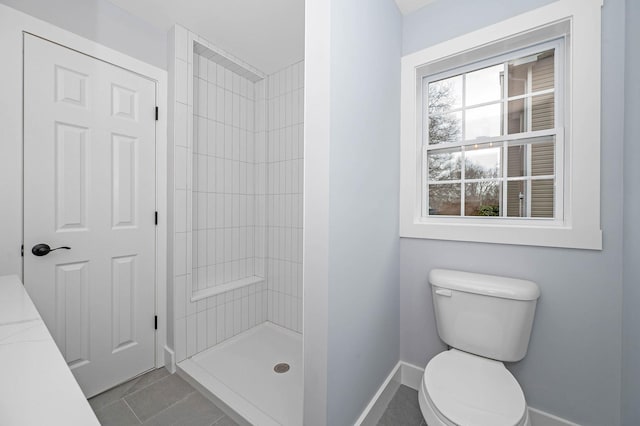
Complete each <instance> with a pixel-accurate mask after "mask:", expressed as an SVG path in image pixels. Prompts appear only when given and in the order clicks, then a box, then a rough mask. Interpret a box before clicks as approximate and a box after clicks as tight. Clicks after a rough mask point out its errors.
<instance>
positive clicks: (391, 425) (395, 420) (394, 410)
mask: <svg viewBox="0 0 640 426" xmlns="http://www.w3.org/2000/svg"><path fill="white" fill-rule="evenodd" d="M423 421H424V419H423V417H422V412H421V411H420V406H419V404H418V392H417V391H415V390H413V389H411V388H409V387H407V386H404V385H403V386H400V388H398V390H397V391H396V393H395V395H394V396H393V398H392V399H391V401H390V402H389V406H388V407H387V409H386V410H385V412H384V414H383V415H382V418H381V419H380V421H379V422H378V426H420V425H422V423H423Z"/></svg>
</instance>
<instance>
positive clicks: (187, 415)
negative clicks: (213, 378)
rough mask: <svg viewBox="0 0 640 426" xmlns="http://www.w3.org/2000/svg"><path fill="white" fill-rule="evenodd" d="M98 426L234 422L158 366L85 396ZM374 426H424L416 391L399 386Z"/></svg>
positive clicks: (226, 424) (205, 425)
mask: <svg viewBox="0 0 640 426" xmlns="http://www.w3.org/2000/svg"><path fill="white" fill-rule="evenodd" d="M89 404H91V407H92V408H93V411H95V413H96V416H97V417H98V420H100V423H101V424H102V426H133V425H154V426H170V425H172V426H178V425H179V426H234V425H237V423H235V422H234V421H233V420H231V419H230V418H229V417H227V416H226V415H225V414H224V413H223V412H222V410H220V409H219V408H218V407H217V406H216V405H215V404H213V403H212V402H210V401H209V400H208V399H206V398H205V397H204V396H202V395H201V394H200V393H199V392H198V391H197V390H196V389H194V388H193V387H191V385H189V384H188V383H187V382H185V381H184V380H182V378H180V376H178V375H177V374H169V373H168V372H167V370H166V369H164V368H161V369H158V370H153V371H151V372H149V373H146V374H144V375H142V376H140V377H137V378H135V379H133V380H130V381H128V382H127V383H124V384H122V385H120V386H117V387H115V388H113V389H110V390H108V391H106V392H104V393H101V394H100V395H97V396H95V397H93V398H91V399H90V400H89ZM378 426H426V423H425V421H424V419H423V418H422V413H421V412H420V406H419V405H418V392H417V391H415V390H413V389H411V388H409V387H407V386H404V385H402V386H400V388H398V391H397V392H396V393H395V395H394V396H393V398H392V399H391V402H389V405H388V406H387V409H386V410H385V412H384V414H383V415H382V418H381V419H380V421H379V422H378Z"/></svg>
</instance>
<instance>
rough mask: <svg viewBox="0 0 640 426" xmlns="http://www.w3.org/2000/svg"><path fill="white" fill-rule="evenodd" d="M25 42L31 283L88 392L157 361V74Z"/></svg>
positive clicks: (27, 226)
mask: <svg viewBox="0 0 640 426" xmlns="http://www.w3.org/2000/svg"><path fill="white" fill-rule="evenodd" d="M24 43H25V56H24V246H25V254H24V281H25V286H26V288H27V291H28V292H29V294H30V295H31V297H32V298H33V300H34V302H35V304H36V306H37V308H38V310H39V311H40V313H41V315H42V317H43V319H44V320H45V323H46V324H47V327H48V328H49V329H50V331H51V334H52V335H53V336H54V338H55V340H56V343H57V344H58V347H59V348H60V350H61V352H62V353H63V355H64V357H65V359H66V360H67V363H68V364H69V367H70V368H71V370H72V371H73V373H74V375H75V377H76V379H77V380H78V382H79V383H80V386H81V387H82V389H83V391H84V392H85V394H86V395H87V396H92V395H95V394H97V393H99V392H102V391H104V390H106V389H108V388H110V387H112V386H114V385H117V384H118V383H121V382H123V381H125V380H126V379H128V378H130V377H133V376H135V375H137V374H139V373H142V372H144V371H146V370H149V369H151V368H153V366H154V361H155V351H154V346H155V330H154V311H155V224H154V212H155V82H153V81H151V80H148V79H146V78H144V77H142V76H140V75H137V74H134V73H132V72H129V71H127V70H124V69H122V68H119V67H116V66H114V65H111V64H108V63H105V62H102V61H99V60H97V59H94V58H92V57H90V56H87V55H83V54H81V53H78V52H76V51H73V50H70V49H67V48H65V47H62V46H59V45H57V44H54V43H51V42H48V41H46V40H43V39H40V38H38V37H34V36H31V35H25V39H24ZM38 243H46V244H49V245H50V246H51V247H52V248H55V247H58V246H69V247H71V249H70V250H64V249H62V250H56V251H52V252H50V253H49V254H47V255H45V256H35V255H33V254H32V253H31V247H33V246H34V245H35V244H38Z"/></svg>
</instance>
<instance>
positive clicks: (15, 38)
mask: <svg viewBox="0 0 640 426" xmlns="http://www.w3.org/2000/svg"><path fill="white" fill-rule="evenodd" d="M24 33H30V34H33V35H36V36H38V37H41V38H44V39H46V40H49V41H52V42H54V43H57V44H59V45H61V46H64V47H67V48H70V49H73V50H75V51H78V52H80V53H83V54H85V55H88V56H91V57H93V58H96V59H99V60H101V61H104V62H108V63H111V64H113V65H116V66H118V67H121V68H124V69H127V70H129V71H132V72H134V73H137V74H140V75H142V76H144V77H147V78H149V79H151V80H154V81H155V82H156V99H157V105H158V107H159V115H158V121H156V210H157V211H158V216H159V219H158V226H157V227H156V257H155V260H156V271H155V276H156V280H155V285H156V300H155V311H156V313H157V315H158V329H157V330H156V344H155V345H156V346H155V365H156V367H157V368H159V367H162V366H164V365H165V362H164V346H165V343H166V338H167V223H168V215H167V71H166V70H163V69H161V68H158V67H155V66H153V65H150V64H147V63H145V62H142V61H140V60H138V59H135V58H132V57H131V56H128V55H125V54H123V53H120V52H118V51H116V50H113V49H110V48H108V47H105V46H103V45H101V44H98V43H96V42H94V41H91V40H88V39H86V38H84V37H80V36H78V35H76V34H73V33H71V32H69V31H66V30H63V29H61V28H59V27H56V26H54V25H52V24H49V23H47V22H44V21H41V20H39V19H36V18H34V17H32V16H30V15H27V14H25V13H22V12H19V11H17V10H15V9H12V8H10V7H8V6H5V5H3V4H0V52H3V59H4V60H5V62H4V63H3V67H2V68H3V69H2V78H0V93H2V94H3V96H2V97H0V126H1V128H2V143H0V170H4V172H2V176H0V178H3V180H4V182H3V184H2V185H0V200H2V204H3V207H2V208H0V240H3V242H0V257H3V259H2V260H1V261H0V270H2V271H3V273H5V272H6V273H13V274H17V275H19V276H20V277H21V278H22V257H21V256H20V246H21V245H22V236H23V235H22V232H23V215H24V211H23V204H22V194H23V173H22V164H23V157H22V146H23V135H22V120H23V114H22V113H23V111H22V105H23V97H22V87H23V34H24ZM8 247H9V249H8ZM13 247H15V250H14V248H13ZM14 253H15V254H14ZM0 275H1V274H0Z"/></svg>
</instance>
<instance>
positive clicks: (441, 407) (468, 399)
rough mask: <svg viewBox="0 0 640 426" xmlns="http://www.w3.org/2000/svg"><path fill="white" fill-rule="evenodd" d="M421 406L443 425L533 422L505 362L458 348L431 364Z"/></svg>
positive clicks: (428, 416) (507, 425)
mask: <svg viewBox="0 0 640 426" xmlns="http://www.w3.org/2000/svg"><path fill="white" fill-rule="evenodd" d="M420 407H421V409H422V411H423V415H424V416H425V419H427V421H429V420H431V421H432V422H434V420H435V419H437V420H438V421H439V422H440V424H442V425H463V426H519V425H527V424H529V419H528V414H527V406H526V402H525V399H524V394H523V393H522V389H521V388H520V385H519V384H518V382H517V381H516V379H515V378H514V377H513V375H512V374H511V373H510V372H509V371H508V370H507V369H506V368H505V367H504V364H502V363H501V362H499V361H494V360H490V359H487V358H483V357H480V356H477V355H472V354H469V353H466V352H462V351H459V350H456V349H451V350H449V351H446V352H442V353H440V354H438V355H437V356H436V357H434V358H433V359H432V360H431V361H430V362H429V364H427V367H426V368H425V373H424V376H423V378H422V383H421V389H420ZM425 411H428V412H425ZM430 425H431V423H430Z"/></svg>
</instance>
